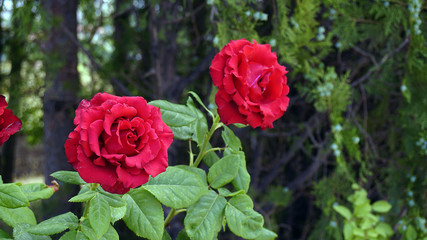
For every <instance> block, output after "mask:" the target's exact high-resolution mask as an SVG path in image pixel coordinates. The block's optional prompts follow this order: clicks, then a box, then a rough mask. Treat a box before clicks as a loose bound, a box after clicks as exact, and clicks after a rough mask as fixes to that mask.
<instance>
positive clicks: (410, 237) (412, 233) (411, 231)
mask: <svg viewBox="0 0 427 240" xmlns="http://www.w3.org/2000/svg"><path fill="white" fill-rule="evenodd" d="M405 238H406V239H405V240H415V239H417V230H415V228H414V226H412V225H409V226H408V229H406V232H405Z"/></svg>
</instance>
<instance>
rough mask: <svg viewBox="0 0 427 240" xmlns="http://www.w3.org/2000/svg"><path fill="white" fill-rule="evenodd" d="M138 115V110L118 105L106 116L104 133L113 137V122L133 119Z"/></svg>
mask: <svg viewBox="0 0 427 240" xmlns="http://www.w3.org/2000/svg"><path fill="white" fill-rule="evenodd" d="M136 113H137V111H136V109H135V108H134V107H130V106H127V105H124V104H116V105H114V106H113V107H112V108H111V112H110V113H108V112H107V114H105V120H104V131H105V132H106V133H107V134H108V135H111V125H112V124H113V122H114V121H115V120H116V119H117V118H119V117H124V118H132V117H133V116H135V114H136Z"/></svg>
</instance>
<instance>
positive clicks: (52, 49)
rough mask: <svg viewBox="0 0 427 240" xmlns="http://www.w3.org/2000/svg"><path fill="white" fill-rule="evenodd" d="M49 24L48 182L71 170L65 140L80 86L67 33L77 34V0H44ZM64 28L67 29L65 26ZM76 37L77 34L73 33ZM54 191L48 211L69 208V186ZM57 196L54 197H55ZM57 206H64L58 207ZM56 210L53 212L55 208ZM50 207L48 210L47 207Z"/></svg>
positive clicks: (45, 106)
mask: <svg viewBox="0 0 427 240" xmlns="http://www.w3.org/2000/svg"><path fill="white" fill-rule="evenodd" d="M42 5H43V7H44V8H45V10H46V12H47V13H48V14H47V16H48V19H47V20H48V22H50V24H51V28H50V30H49V33H48V35H47V39H46V41H45V42H44V46H43V50H44V52H45V53H46V56H47V57H46V59H45V62H44V64H45V67H46V79H45V81H46V91H45V95H44V99H43V112H44V151H45V163H44V175H45V181H46V183H50V181H51V180H52V177H50V176H49V175H50V174H51V173H53V172H55V171H58V170H72V167H71V165H70V164H69V163H68V161H67V157H66V155H65V149H64V143H65V141H66V140H67V138H68V134H69V133H70V132H71V131H72V130H73V129H74V125H73V118H74V115H75V114H74V111H75V109H76V105H77V98H76V94H77V91H78V89H79V75H78V72H77V46H76V44H74V43H73V42H72V41H71V39H70V38H69V36H68V35H67V34H66V32H68V33H72V34H73V35H74V36H75V37H76V36H77V5H78V1H77V0H43V1H42ZM64 29H66V30H64ZM76 38H77V37H76ZM61 188H62V191H61V189H60V191H59V192H57V193H55V195H54V200H52V201H55V204H54V205H55V206H56V207H55V209H52V212H51V213H48V214H47V215H50V214H55V215H56V214H58V213H60V212H66V211H69V210H70V208H68V207H65V206H68V205H67V203H68V198H69V196H68V195H70V194H74V193H69V192H67V191H68V189H67V188H69V187H67V186H66V185H64V186H61ZM55 198H56V199H55ZM57 206H64V207H62V208H58V207H57ZM58 210H59V212H54V211H58ZM48 211H49V210H48Z"/></svg>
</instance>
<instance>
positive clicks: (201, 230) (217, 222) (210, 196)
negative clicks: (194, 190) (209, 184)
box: [184, 190, 227, 239]
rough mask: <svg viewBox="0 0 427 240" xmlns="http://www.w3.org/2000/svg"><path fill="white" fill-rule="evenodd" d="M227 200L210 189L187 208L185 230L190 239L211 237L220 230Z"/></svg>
mask: <svg viewBox="0 0 427 240" xmlns="http://www.w3.org/2000/svg"><path fill="white" fill-rule="evenodd" d="M226 203H227V200H225V198H224V197H223V196H220V195H218V194H216V192H215V191H213V190H210V191H209V193H207V194H205V195H203V196H202V197H201V198H200V199H199V201H197V202H196V203H195V204H193V205H191V206H190V207H189V208H188V209H187V215H186V216H185V219H184V226H185V230H186V231H187V234H188V236H189V237H190V238H191V239H213V238H214V236H216V233H217V232H219V231H220V230H221V222H222V219H223V216H224V208H225V204H226Z"/></svg>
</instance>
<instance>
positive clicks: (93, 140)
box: [87, 119, 104, 156]
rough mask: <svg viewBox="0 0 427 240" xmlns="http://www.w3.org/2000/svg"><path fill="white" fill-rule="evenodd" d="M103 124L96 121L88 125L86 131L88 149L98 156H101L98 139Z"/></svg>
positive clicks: (100, 121)
mask: <svg viewBox="0 0 427 240" xmlns="http://www.w3.org/2000/svg"><path fill="white" fill-rule="evenodd" d="M103 123H104V122H103V121H102V120H100V119H99V120H96V121H94V122H93V123H91V124H90V126H89V129H88V131H87V132H88V138H89V139H88V140H89V145H90V149H91V150H92V152H94V153H95V154H96V155H98V156H101V152H100V149H99V137H100V135H101V133H102V130H104V128H103Z"/></svg>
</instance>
